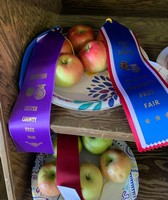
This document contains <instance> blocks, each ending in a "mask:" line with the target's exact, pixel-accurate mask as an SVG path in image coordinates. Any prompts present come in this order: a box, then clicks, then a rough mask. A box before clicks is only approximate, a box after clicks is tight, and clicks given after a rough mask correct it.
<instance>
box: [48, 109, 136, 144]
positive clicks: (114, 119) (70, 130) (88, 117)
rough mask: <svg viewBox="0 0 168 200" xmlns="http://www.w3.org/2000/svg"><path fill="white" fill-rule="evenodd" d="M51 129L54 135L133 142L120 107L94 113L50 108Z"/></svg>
mask: <svg viewBox="0 0 168 200" xmlns="http://www.w3.org/2000/svg"><path fill="white" fill-rule="evenodd" d="M51 129H52V130H53V132H55V133H62V134H73V135H88V136H93V137H106V138H113V139H117V140H125V141H134V138H133V134H132V133H131V130H130V128H129V124H128V121H127V119H126V116H125V113H124V111H123V108H122V106H119V107H116V108H112V109H109V110H104V111H94V112H93V111H75V110H68V109H65V108H60V107H58V106H52V113H51Z"/></svg>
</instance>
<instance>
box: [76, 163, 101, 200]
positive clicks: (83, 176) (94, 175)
mask: <svg viewBox="0 0 168 200" xmlns="http://www.w3.org/2000/svg"><path fill="white" fill-rule="evenodd" d="M80 182H81V189H82V196H83V198H84V200H97V199H99V197H100V194H101V191H102V187H103V176H102V173H101V171H100V170H99V168H98V167H97V166H96V165H94V164H91V163H83V164H81V166H80Z"/></svg>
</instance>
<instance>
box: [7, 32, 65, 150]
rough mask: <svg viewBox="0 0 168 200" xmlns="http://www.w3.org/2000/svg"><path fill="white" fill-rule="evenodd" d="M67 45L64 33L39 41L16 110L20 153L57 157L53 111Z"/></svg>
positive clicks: (13, 126)
mask: <svg viewBox="0 0 168 200" xmlns="http://www.w3.org/2000/svg"><path fill="white" fill-rule="evenodd" d="M63 42H64V37H63V36H62V35H61V33H60V30H55V29H54V30H52V31H50V32H49V33H47V34H46V35H43V36H41V37H40V38H38V39H37V42H36V44H35V47H34V49H33V52H32V55H31V57H30V61H29V63H28V66H27V69H26V75H25V78H24V81H23V86H22V88H21V91H20V93H19V95H18V98H17V101H16V103H15V105H14V108H13V110H12V113H11V116H10V121H9V132H10V134H11V137H12V139H13V141H14V143H15V145H16V147H17V150H18V151H20V152H40V153H50V154H53V153H54V150H53V145H52V140H51V134H50V111H51V102H52V94H53V89H54V78H55V76H54V75H55V68H56V61H57V59H58V56H59V53H60V50H61V48H62V45H63Z"/></svg>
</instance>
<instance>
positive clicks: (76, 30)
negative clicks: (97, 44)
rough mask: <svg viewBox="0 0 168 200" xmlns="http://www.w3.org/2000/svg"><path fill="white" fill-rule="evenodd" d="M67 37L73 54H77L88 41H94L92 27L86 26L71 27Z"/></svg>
mask: <svg viewBox="0 0 168 200" xmlns="http://www.w3.org/2000/svg"><path fill="white" fill-rule="evenodd" d="M67 37H68V39H69V40H70V41H71V43H72V45H73V48H74V50H75V52H78V51H79V49H80V48H81V47H82V46H84V45H85V44H86V43H87V42H88V41H91V40H94V39H95V35H94V31H93V29H92V27H90V26H87V25H76V26H73V27H72V28H71V29H70V30H69V31H68V34H67Z"/></svg>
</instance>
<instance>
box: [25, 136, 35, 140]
mask: <svg viewBox="0 0 168 200" xmlns="http://www.w3.org/2000/svg"><path fill="white" fill-rule="evenodd" d="M27 138H28V139H32V140H35V139H36V136H35V135H28V136H27Z"/></svg>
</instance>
